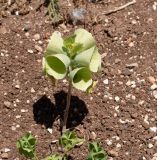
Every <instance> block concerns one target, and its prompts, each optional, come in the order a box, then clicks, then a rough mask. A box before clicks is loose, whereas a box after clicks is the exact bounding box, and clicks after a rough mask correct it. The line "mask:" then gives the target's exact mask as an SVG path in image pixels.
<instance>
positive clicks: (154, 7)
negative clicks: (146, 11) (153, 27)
mask: <svg viewBox="0 0 157 160" xmlns="http://www.w3.org/2000/svg"><path fill="white" fill-rule="evenodd" d="M156 9H157V2H154V4H153V10H154V11H156Z"/></svg>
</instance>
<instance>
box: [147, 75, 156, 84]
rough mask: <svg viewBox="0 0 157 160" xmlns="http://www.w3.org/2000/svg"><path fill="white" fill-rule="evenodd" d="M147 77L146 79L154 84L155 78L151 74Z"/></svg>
mask: <svg viewBox="0 0 157 160" xmlns="http://www.w3.org/2000/svg"><path fill="white" fill-rule="evenodd" d="M147 79H148V82H150V83H152V84H154V83H155V81H156V80H155V78H154V77H152V76H150V77H148V78H147Z"/></svg>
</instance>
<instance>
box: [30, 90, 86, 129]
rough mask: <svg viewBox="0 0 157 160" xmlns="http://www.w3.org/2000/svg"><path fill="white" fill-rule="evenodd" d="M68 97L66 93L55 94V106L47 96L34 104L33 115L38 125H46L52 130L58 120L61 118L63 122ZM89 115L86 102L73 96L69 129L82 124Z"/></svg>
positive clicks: (68, 123) (68, 122)
mask: <svg viewBox="0 0 157 160" xmlns="http://www.w3.org/2000/svg"><path fill="white" fill-rule="evenodd" d="M66 97H67V93H65V92H64V91H60V92H58V93H56V94H54V98H55V104H53V103H52V102H51V100H50V99H49V98H48V97H47V96H46V95H44V96H42V97H41V98H40V99H39V100H38V101H37V102H36V103H34V104H33V114H34V120H35V121H36V123H37V124H41V125H44V126H45V127H46V128H51V127H53V123H54V121H55V120H56V119H57V118H60V120H61V122H62V120H63V116H64V110H65V106H66ZM87 114H88V109H87V106H86V104H85V103H84V101H82V100H81V99H79V98H78V97H77V96H71V105H70V111H69V116H68V121H67V128H74V127H76V126H78V125H79V124H81V123H82V121H83V119H84V118H85V116H86V115H87ZM60 127H61V126H60Z"/></svg>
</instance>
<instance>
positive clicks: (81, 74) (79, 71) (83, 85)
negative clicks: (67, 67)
mask: <svg viewBox="0 0 157 160" xmlns="http://www.w3.org/2000/svg"><path fill="white" fill-rule="evenodd" d="M69 77H70V79H71V81H72V84H73V86H74V87H75V88H77V89H79V90H82V91H86V90H87V88H88V87H89V86H91V85H92V74H91V72H90V70H89V69H88V68H86V67H80V68H76V69H74V70H72V71H71V72H70V74H69Z"/></svg>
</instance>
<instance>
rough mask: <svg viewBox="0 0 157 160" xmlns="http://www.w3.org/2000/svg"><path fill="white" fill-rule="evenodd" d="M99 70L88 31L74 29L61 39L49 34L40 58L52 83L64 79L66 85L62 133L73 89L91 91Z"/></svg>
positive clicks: (57, 33)
mask: <svg viewBox="0 0 157 160" xmlns="http://www.w3.org/2000/svg"><path fill="white" fill-rule="evenodd" d="M100 68H101V56H100V54H99V52H98V49H97V47H96V42H95V40H94V38H93V36H92V34H91V33H89V32H88V31H87V30H85V29H77V30H75V32H74V33H73V34H72V35H70V36H68V37H66V38H64V39H63V38H62V37H61V33H59V32H57V31H55V32H54V33H53V34H52V36H51V38H50V41H49V43H48V46H47V49H46V51H45V54H44V57H43V71H44V73H45V74H46V75H47V76H48V77H50V78H51V79H53V80H54V81H55V80H60V79H64V78H66V79H67V80H68V82H69V87H68V94H67V104H66V109H65V113H64V118H63V124H62V132H65V131H66V124H67V119H68V113H69V108H70V100H71V91H72V86H73V87H74V88H76V89H79V90H82V91H86V92H91V90H92V88H93V87H94V86H95V84H96V82H95V81H93V80H92V77H93V73H96V72H98V71H99V70H100Z"/></svg>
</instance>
